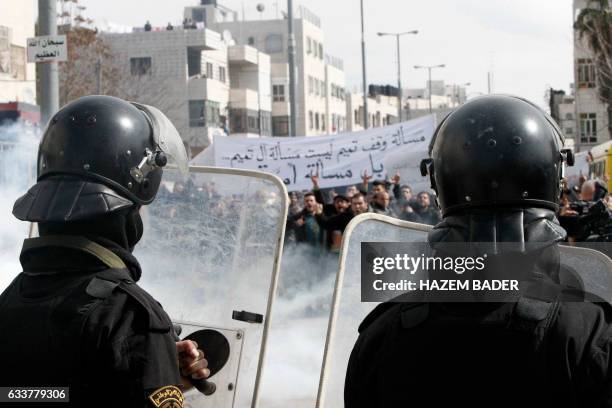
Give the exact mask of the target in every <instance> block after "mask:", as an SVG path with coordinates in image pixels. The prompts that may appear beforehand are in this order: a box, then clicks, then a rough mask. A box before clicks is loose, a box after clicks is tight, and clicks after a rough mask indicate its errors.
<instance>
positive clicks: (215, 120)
mask: <svg viewBox="0 0 612 408" xmlns="http://www.w3.org/2000/svg"><path fill="white" fill-rule="evenodd" d="M205 109H206V126H210V127H218V126H219V125H220V120H219V119H220V118H219V111H220V109H219V102H214V101H206V102H205Z"/></svg>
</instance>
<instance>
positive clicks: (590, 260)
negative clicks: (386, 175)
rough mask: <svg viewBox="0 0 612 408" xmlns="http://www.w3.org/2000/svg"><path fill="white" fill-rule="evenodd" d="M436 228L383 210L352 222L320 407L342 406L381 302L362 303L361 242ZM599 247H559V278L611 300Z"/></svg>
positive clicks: (415, 237)
mask: <svg viewBox="0 0 612 408" xmlns="http://www.w3.org/2000/svg"><path fill="white" fill-rule="evenodd" d="M431 228H432V227H431V226H429V225H423V224H415V223H410V222H406V221H401V220H397V219H393V218H390V217H386V216H383V215H379V214H363V215H360V216H358V217H356V218H355V219H353V220H352V221H351V223H350V224H349V225H348V227H347V229H346V231H345V234H344V238H343V242H342V250H341V254H340V267H339V270H338V274H337V278H336V285H335V288H334V295H333V301H332V309H331V313H330V318H329V323H328V330H327V338H326V343H325V351H324V357H323V364H322V367H321V376H320V379H319V390H318V394H317V405H316V406H317V407H318V408H323V407H330V408H332V407H340V406H343V404H344V395H343V392H344V379H345V375H346V368H347V365H348V361H349V357H350V353H351V350H352V348H353V346H354V344H355V341H356V340H357V337H358V331H357V330H358V327H359V324H360V323H361V321H362V320H363V319H364V318H365V316H366V315H367V314H368V313H369V312H370V311H371V310H373V309H374V307H376V306H377V304H378V303H374V302H362V301H361V295H362V291H361V265H360V262H361V260H362V257H361V250H362V246H361V244H362V243H363V242H424V241H426V239H427V233H428V232H429V231H430V230H431ZM602 245H606V244H602ZM595 249H597V248H595ZM595 249H592V248H591V249H588V248H578V247H567V246H560V251H559V255H560V267H559V269H560V272H559V274H560V275H559V279H560V281H561V282H562V283H563V284H566V285H568V286H570V287H573V288H577V289H580V290H581V291H585V292H588V293H590V294H594V295H595V296H596V297H597V298H599V299H604V300H605V301H607V302H611V303H612V260H610V258H608V257H607V256H606V255H604V254H603V253H602V252H600V251H597V250H595Z"/></svg>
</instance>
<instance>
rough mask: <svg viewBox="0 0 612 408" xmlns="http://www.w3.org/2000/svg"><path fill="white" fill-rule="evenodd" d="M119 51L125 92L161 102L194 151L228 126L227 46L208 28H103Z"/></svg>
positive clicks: (150, 102)
mask: <svg viewBox="0 0 612 408" xmlns="http://www.w3.org/2000/svg"><path fill="white" fill-rule="evenodd" d="M102 37H103V39H104V40H105V41H106V42H107V43H108V44H109V45H110V47H111V49H112V51H113V53H114V54H115V55H116V56H117V58H116V63H118V64H119V66H120V68H121V70H122V72H123V75H122V76H121V81H122V82H123V84H122V85H123V89H125V90H126V94H127V95H126V96H127V97H130V96H131V95H132V96H131V98H132V99H134V100H135V101H137V102H142V103H148V104H152V105H155V106H157V107H159V108H160V109H161V110H162V111H163V112H164V113H166V114H167V115H168V117H169V118H170V120H171V121H172V122H173V124H174V125H175V126H176V128H177V129H178V131H179V132H180V134H181V136H182V137H183V141H184V143H185V146H186V147H187V150H188V152H189V153H190V154H191V156H195V155H196V154H197V153H199V152H200V151H201V150H203V149H204V148H205V147H207V146H208V145H209V144H210V141H211V138H212V136H213V135H214V134H224V133H225V131H226V130H227V127H228V123H227V122H228V113H229V112H228V109H229V99H230V85H229V74H228V50H227V48H228V46H227V44H226V42H225V41H224V40H223V39H222V38H221V35H220V34H219V33H216V32H214V31H212V30H209V29H204V28H202V29H182V28H180V27H177V28H175V29H174V30H153V31H140V32H132V33H125V34H102Z"/></svg>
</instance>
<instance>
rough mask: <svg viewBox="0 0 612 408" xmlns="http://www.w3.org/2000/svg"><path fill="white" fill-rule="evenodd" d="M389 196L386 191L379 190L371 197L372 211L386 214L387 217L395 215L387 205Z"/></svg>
mask: <svg viewBox="0 0 612 408" xmlns="http://www.w3.org/2000/svg"><path fill="white" fill-rule="evenodd" d="M390 203H391V197H390V196H389V193H388V192H387V191H379V192H377V193H375V194H374V196H373V197H372V211H373V212H375V213H377V214H383V215H388V216H389V217H397V214H396V213H395V211H394V210H393V209H392V208H391V206H390V205H389V204H390Z"/></svg>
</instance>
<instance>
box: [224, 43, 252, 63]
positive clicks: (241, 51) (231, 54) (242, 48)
mask: <svg viewBox="0 0 612 408" xmlns="http://www.w3.org/2000/svg"><path fill="white" fill-rule="evenodd" d="M257 54H258V52H257V49H255V48H253V47H250V46H248V45H235V46H232V47H230V48H229V50H228V59H229V63H230V64H236V65H246V64H252V65H257V63H258V55H257Z"/></svg>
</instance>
